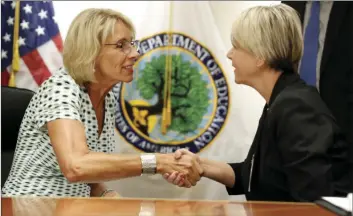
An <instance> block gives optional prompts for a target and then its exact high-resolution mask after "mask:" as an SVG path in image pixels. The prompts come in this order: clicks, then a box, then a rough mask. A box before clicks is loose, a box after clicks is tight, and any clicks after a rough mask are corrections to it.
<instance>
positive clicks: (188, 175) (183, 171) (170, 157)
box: [156, 152, 203, 187]
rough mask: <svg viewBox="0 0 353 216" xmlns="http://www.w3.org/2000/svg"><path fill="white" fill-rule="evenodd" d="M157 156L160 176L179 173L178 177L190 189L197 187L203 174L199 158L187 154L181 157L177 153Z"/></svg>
mask: <svg viewBox="0 0 353 216" xmlns="http://www.w3.org/2000/svg"><path fill="white" fill-rule="evenodd" d="M156 156H157V172H158V173H159V174H162V175H164V174H172V173H174V172H177V173H178V177H179V178H180V179H182V181H183V183H186V184H187V185H188V186H189V187H190V186H191V185H193V186H194V185H196V183H197V182H198V181H199V180H200V178H201V176H202V174H203V169H202V167H201V165H200V161H199V158H198V157H197V156H196V157H195V156H194V155H193V154H185V155H183V156H182V157H181V154H180V152H179V153H178V152H175V153H173V154H157V155H156Z"/></svg>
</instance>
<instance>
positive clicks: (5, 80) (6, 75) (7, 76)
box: [1, 69, 10, 86]
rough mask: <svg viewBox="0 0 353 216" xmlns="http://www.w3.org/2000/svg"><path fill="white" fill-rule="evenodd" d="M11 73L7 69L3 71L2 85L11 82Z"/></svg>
mask: <svg viewBox="0 0 353 216" xmlns="http://www.w3.org/2000/svg"><path fill="white" fill-rule="evenodd" d="M9 79H10V74H9V71H8V70H7V69H5V70H4V71H2V72H1V85H4V86H7V85H8V84H9Z"/></svg>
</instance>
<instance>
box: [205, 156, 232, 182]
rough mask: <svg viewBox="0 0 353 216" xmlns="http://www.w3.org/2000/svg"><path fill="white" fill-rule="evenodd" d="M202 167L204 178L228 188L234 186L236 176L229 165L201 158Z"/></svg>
mask: <svg viewBox="0 0 353 216" xmlns="http://www.w3.org/2000/svg"><path fill="white" fill-rule="evenodd" d="M201 165H202V167H203V170H204V175H203V176H204V177H206V178H209V179H212V180H214V181H217V182H219V183H221V184H224V185H226V186H227V187H233V186H234V184H235V174H234V171H233V169H232V168H231V166H229V165H228V164H227V163H224V162H218V161H213V160H208V159H205V158H201Z"/></svg>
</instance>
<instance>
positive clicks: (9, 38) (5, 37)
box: [2, 33, 11, 42]
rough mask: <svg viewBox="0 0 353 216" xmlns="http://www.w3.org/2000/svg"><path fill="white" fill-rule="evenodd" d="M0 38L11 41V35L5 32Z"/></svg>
mask: <svg viewBox="0 0 353 216" xmlns="http://www.w3.org/2000/svg"><path fill="white" fill-rule="evenodd" d="M2 39H4V41H5V42H10V41H11V35H10V34H8V33H6V34H5V36H4V37H2Z"/></svg>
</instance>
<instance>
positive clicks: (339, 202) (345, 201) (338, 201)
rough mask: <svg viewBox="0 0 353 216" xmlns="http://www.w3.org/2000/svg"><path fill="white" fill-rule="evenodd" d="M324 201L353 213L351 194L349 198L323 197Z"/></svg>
mask: <svg viewBox="0 0 353 216" xmlns="http://www.w3.org/2000/svg"><path fill="white" fill-rule="evenodd" d="M322 199H323V200H326V201H327V202H329V203H331V204H333V205H335V206H337V207H340V208H342V209H344V210H346V211H348V212H352V205H353V204H352V203H353V200H352V194H351V193H350V194H348V196H347V197H323V198H322Z"/></svg>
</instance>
